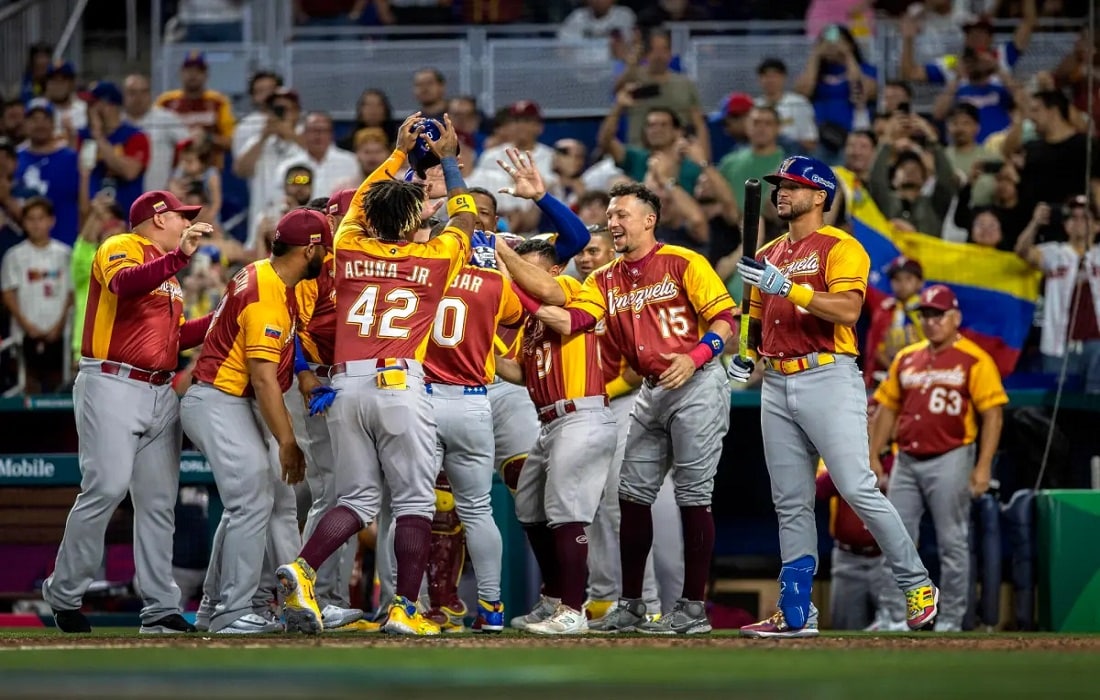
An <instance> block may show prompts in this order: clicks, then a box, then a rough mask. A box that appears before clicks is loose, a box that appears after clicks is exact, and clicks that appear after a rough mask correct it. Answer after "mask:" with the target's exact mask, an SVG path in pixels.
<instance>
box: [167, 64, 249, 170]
mask: <svg viewBox="0 0 1100 700" xmlns="http://www.w3.org/2000/svg"><path fill="white" fill-rule="evenodd" d="M208 77H209V68H208V66H207V64H206V56H205V55H203V54H202V53H201V52H198V51H192V52H190V53H188V54H187V56H186V57H185V58H184V59H183V65H182V66H181V67H180V87H179V88H178V89H175V90H169V91H168V92H165V93H164V94H162V95H161V96H160V97H158V98H157V106H158V107H164V108H165V109H168V110H170V111H172V112H175V113H176V114H178V115H179V117H180V119H182V120H183V124H184V126H186V127H187V129H188V132H189V134H188V138H190V139H191V140H192V141H209V142H210V143H211V144H212V145H213V146H214V148H215V149H216V153H218V154H219V158H218V165H219V167H220V166H221V162H222V160H221V157H220V154H222V153H224V152H225V151H228V150H230V149H231V148H232V146H233V127H234V126H235V124H236V121H235V120H234V118H233V108H232V106H231V105H230V102H229V98H228V97H226V96H225V95H223V94H221V93H220V92H218V91H216V90H208V89H207V87H206V81H207V78H208Z"/></svg>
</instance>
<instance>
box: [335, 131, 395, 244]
mask: <svg viewBox="0 0 1100 700" xmlns="http://www.w3.org/2000/svg"><path fill="white" fill-rule="evenodd" d="M407 160H408V155H406V153H405V152H404V151H402V150H400V149H394V151H393V153H391V154H390V157H389V158H387V159H386V160H385V161H384V162H383V163H382V165H379V166H378V167H377V168H375V170H374V172H372V173H371V174H370V175H368V176H367V179H366V180H363V182H362V184H360V185H359V188H358V189H357V190H355V194H354V195H352V198H351V205H349V206H348V211H347V213H346V214H345V215H344V220H343V221H341V222H340V226H339V228H337V229H336V236H335V240H337V241H339V240H340V236H343V235H344V234H345V233H364V232H366V230H367V222H366V220H365V219H364V217H363V195H364V194H366V193H367V190H369V189H370V186H371V185H373V184H374V183H376V182H381V181H382V180H392V179H393V178H394V177H396V175H397V173H398V172H400V171H401V168H403V167H405V162H406V161H407Z"/></svg>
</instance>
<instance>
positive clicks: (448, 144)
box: [419, 114, 458, 159]
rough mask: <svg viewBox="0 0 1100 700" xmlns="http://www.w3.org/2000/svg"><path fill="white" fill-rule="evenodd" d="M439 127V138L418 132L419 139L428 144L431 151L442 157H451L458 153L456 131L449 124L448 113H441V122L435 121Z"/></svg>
mask: <svg viewBox="0 0 1100 700" xmlns="http://www.w3.org/2000/svg"><path fill="white" fill-rule="evenodd" d="M435 124H436V126H438V127H439V139H438V140H437V139H433V138H432V137H431V136H429V135H428V134H420V135H419V136H420V140H421V141H423V142H424V143H426V144H428V148H430V149H431V150H432V153H434V154H436V155H437V156H439V157H440V158H441V159H442V158H453V157H455V156H457V155H458V133H456V132H455V127H454V125H453V124H451V117H450V115H447V114H444V115H443V123H442V124H440V123H439V122H435Z"/></svg>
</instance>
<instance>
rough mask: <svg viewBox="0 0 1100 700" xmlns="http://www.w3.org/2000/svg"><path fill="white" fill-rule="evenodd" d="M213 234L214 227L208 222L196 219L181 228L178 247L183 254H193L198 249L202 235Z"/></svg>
mask: <svg viewBox="0 0 1100 700" xmlns="http://www.w3.org/2000/svg"><path fill="white" fill-rule="evenodd" d="M213 234H214V227H213V226H211V225H210V224H207V223H204V222H202V221H198V222H196V223H193V224H191V225H190V226H188V227H187V228H185V229H183V233H181V234H180V242H179V248H180V251H181V252H182V253H183V254H184V255H193V254H194V253H195V251H196V250H198V249H199V243H200V242H201V241H202V237H203V236H211V235H213Z"/></svg>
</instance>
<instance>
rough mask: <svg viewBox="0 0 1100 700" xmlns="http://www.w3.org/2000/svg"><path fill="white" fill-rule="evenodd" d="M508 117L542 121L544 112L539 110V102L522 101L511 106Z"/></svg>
mask: <svg viewBox="0 0 1100 700" xmlns="http://www.w3.org/2000/svg"><path fill="white" fill-rule="evenodd" d="M508 116H510V117H512V119H538V120H539V121H542V110H541V109H539V105H538V103H537V102H533V101H531V100H520V101H519V102H514V103H512V104H511V105H509V107H508Z"/></svg>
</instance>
